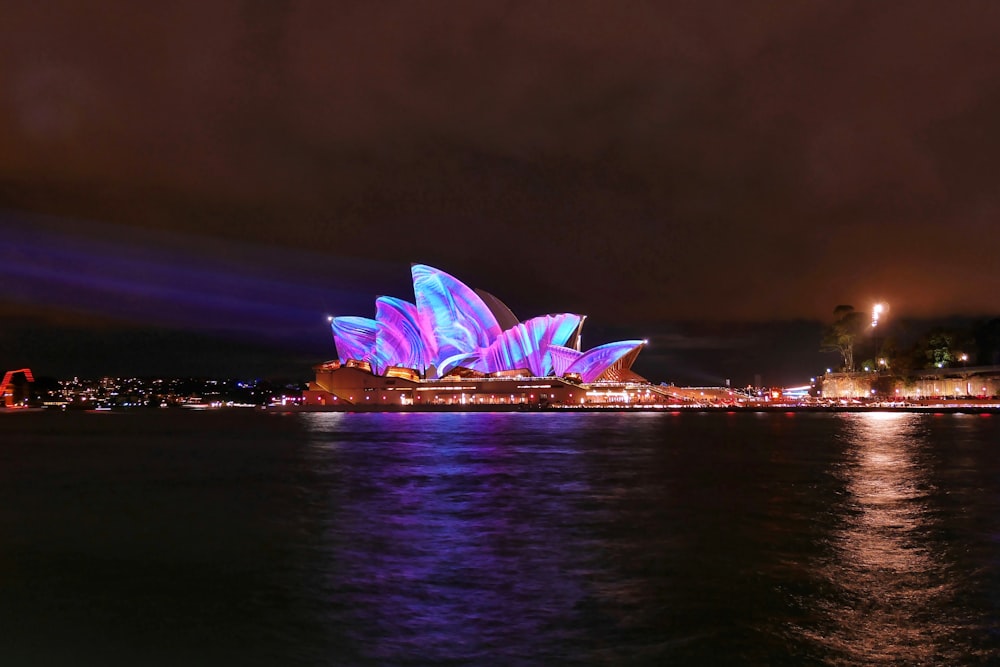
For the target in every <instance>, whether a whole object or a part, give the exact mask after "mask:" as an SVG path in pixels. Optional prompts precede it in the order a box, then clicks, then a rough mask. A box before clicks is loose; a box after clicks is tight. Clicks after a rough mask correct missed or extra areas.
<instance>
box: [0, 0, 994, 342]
mask: <svg viewBox="0 0 1000 667" xmlns="http://www.w3.org/2000/svg"><path fill="white" fill-rule="evenodd" d="M4 15H5V16H4V21H3V22H2V23H0V86H2V90H0V206H3V207H5V208H6V209H8V210H17V211H22V212H35V213H51V214H57V215H60V216H64V217H66V218H67V219H78V220H88V219H89V220H101V221H105V222H109V223H115V224H119V225H125V226H129V227H136V228H142V229H160V230H172V231H173V232H176V233H178V234H181V235H183V236H184V237H185V238H190V239H192V241H191V242H192V243H194V244H197V243H200V242H201V241H199V239H206V240H207V239H222V240H240V241H245V242H252V243H256V244H263V245H271V246H276V247H281V248H284V249H287V250H288V251H289V252H293V253H294V252H295V251H297V250H306V249H307V250H309V251H310V252H314V253H316V254H317V255H319V256H323V255H328V256H330V257H332V258H343V257H355V258H360V259H368V260H385V261H387V262H389V263H390V264H392V263H398V265H399V273H401V274H402V275H404V276H405V272H406V265H407V262H410V261H423V262H428V263H432V264H436V265H439V266H441V267H442V268H445V269H448V270H451V271H452V272H454V273H455V274H456V275H459V276H461V277H462V278H463V279H465V280H467V281H468V282H470V283H472V284H476V285H482V286H484V287H486V288H488V289H490V290H491V291H493V292H495V293H498V294H501V295H503V296H504V298H505V300H508V301H510V302H512V305H516V306H519V308H515V311H518V312H526V314H528V315H530V314H536V313H538V312H547V311H552V310H563V309H572V310H579V311H582V312H587V313H589V314H590V315H591V321H594V320H605V321H610V320H616V321H617V320H621V321H625V322H631V323H634V324H635V325H636V327H647V326H648V325H649V324H650V323H653V322H671V321H682V320H688V321H690V320H696V319H698V320H706V319H707V320H715V321H720V322H721V321H726V322H734V321H758V322H762V321H766V320H771V319H775V318H777V319H782V320H794V319H796V318H823V317H827V316H828V314H829V312H830V311H831V310H832V307H833V306H834V305H835V304H837V303H843V302H849V303H855V304H859V306H860V305H862V304H866V303H870V302H871V301H873V300H874V299H885V300H888V301H890V302H891V303H892V304H893V307H894V312H899V313H905V314H907V315H912V316H937V315H945V314H950V313H965V314H978V313H995V312H996V310H997V300H996V297H995V296H994V295H995V294H997V293H998V292H1000V274H997V273H996V272H995V271H991V270H990V267H991V266H992V254H993V252H992V245H991V244H990V242H989V241H990V239H991V235H992V230H993V229H994V228H995V220H996V216H997V214H998V212H1000V202H998V195H997V192H1000V189H998V188H997V185H998V184H997V178H998V177H997V174H998V173H1000V170H998V169H997V168H996V167H997V165H996V161H997V157H996V156H997V155H1000V151H998V150H997V149H998V147H1000V125H997V124H996V123H995V121H994V119H995V118H996V117H997V114H998V113H1000V41H998V40H997V39H996V34H998V32H1000V6H998V5H996V4H995V3H991V2H963V3H958V4H953V5H949V6H947V7H945V6H943V5H942V4H941V3H939V2H929V1H927V2H911V3H906V4H905V5H898V4H891V3H861V2H858V3H851V2H832V1H831V2H814V3H804V4H802V5H795V4H780V3H779V4H774V3H732V2H703V1H700V2H693V1H692V2H660V3H632V4H630V5H629V6H628V7H617V6H611V5H609V4H608V3H599V2H589V1H580V2H565V3H563V2H553V3H520V2H508V3H443V4H434V5H431V6H428V5H426V4H423V3H402V2H401V3H329V2H264V1H249V0H248V1H246V2H177V3H165V4H158V5H149V4H148V3H147V4H143V3H140V4H136V3H127V2H121V3H114V2H112V3H101V4H100V6H99V7H94V6H92V5H88V4H86V3H76V2H70V1H69V0H66V1H64V2H59V1H55V2H49V3H21V4H20V5H19V6H16V7H9V8H7V9H6V10H5V12H4ZM310 257H311V259H310V260H309V261H322V260H321V259H320V260H316V259H315V256H310ZM0 296H2V294H0ZM8 300H10V298H9V296H8Z"/></svg>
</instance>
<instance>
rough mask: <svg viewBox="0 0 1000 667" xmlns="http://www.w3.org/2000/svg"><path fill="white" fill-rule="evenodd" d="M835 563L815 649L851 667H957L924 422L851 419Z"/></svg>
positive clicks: (873, 416) (895, 417) (949, 567)
mask: <svg viewBox="0 0 1000 667" xmlns="http://www.w3.org/2000/svg"><path fill="white" fill-rule="evenodd" d="M848 420H849V421H848V423H847V427H846V429H845V435H844V437H846V445H847V451H846V452H845V454H846V456H845V463H844V464H843V466H842V469H841V471H840V475H841V478H842V480H843V482H844V490H845V497H844V502H843V504H842V505H841V506H840V507H839V508H837V510H836V515H837V516H838V517H839V525H838V526H837V528H836V529H835V530H834V531H833V537H832V543H831V547H832V549H831V551H832V554H831V555H832V557H831V559H830V561H829V562H827V563H825V564H824V566H823V568H822V570H821V573H820V574H821V576H822V578H823V579H824V580H825V582H826V584H827V586H828V587H829V589H830V590H831V595H829V596H826V597H824V598H822V600H821V601H820V602H819V604H818V606H819V609H820V612H821V616H822V617H823V618H822V620H821V624H820V627H822V628H823V631H822V633H814V636H813V640H815V641H817V642H819V643H820V644H821V645H823V646H824V647H825V650H824V653H827V651H829V652H830V653H831V654H832V655H834V656H840V660H838V662H839V661H843V662H845V663H847V664H878V663H881V664H899V663H906V664H913V663H916V664H955V662H956V660H957V659H959V658H960V657H961V656H959V655H954V654H953V651H954V648H953V644H952V643H951V642H950V640H951V639H953V637H954V634H955V632H956V631H957V630H958V627H959V625H960V619H955V618H948V617H942V615H941V610H942V609H948V608H949V607H950V605H949V598H951V597H952V596H953V594H954V585H953V570H954V565H953V564H952V563H951V562H950V560H949V558H948V555H947V553H946V551H945V546H946V545H944V544H943V543H942V542H941V541H940V540H937V539H935V532H936V531H937V530H938V527H937V526H936V517H935V509H934V504H933V502H932V501H933V495H934V493H935V489H934V488H933V485H932V482H931V475H930V472H931V470H930V468H931V465H930V461H929V457H930V456H931V455H932V453H931V452H930V451H929V446H928V443H927V441H926V434H925V433H924V432H923V431H922V426H921V424H922V422H921V420H922V417H921V416H919V415H911V414H897V413H892V414H890V413H867V414H858V415H852V416H850V417H848Z"/></svg>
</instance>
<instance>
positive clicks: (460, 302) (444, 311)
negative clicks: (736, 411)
mask: <svg viewBox="0 0 1000 667" xmlns="http://www.w3.org/2000/svg"><path fill="white" fill-rule="evenodd" d="M411 274H412V277H413V292H414V297H415V298H414V301H413V302H409V301H405V300H403V299H399V298H396V297H387V296H383V297H379V298H378V299H376V301H375V318H374V319H371V318H365V317H356V316H342V317H334V318H331V320H330V325H331V329H332V332H333V338H334V344H335V346H336V348H337V359H334V360H331V361H328V362H326V363H323V364H320V365H319V366H317V367H315V369H314V370H315V372H316V379H315V381H313V382H311V383H310V385H309V389H308V390H307V391H306V392H305V394H304V396H305V401H306V403H307V404H308V405H314V406H315V405H322V406H328V407H341V408H344V409H353V408H358V407H362V406H364V407H374V406H400V407H402V406H406V407H410V406H417V407H419V406H478V405H482V406H489V405H511V404H514V405H535V406H543V405H576V406H580V405H584V406H586V405H655V404H663V403H666V402H668V399H669V392H667V391H665V390H664V389H663V388H661V387H659V386H656V385H652V384H651V383H649V382H648V381H647V380H646V379H645V378H643V377H641V376H639V375H638V374H636V373H635V372H633V371H632V364H633V363H634V362H635V359H636V357H637V356H638V354H639V352H640V350H641V349H642V347H643V345H645V341H643V340H625V341H619V342H613V343H607V344H605V345H600V346H598V347H595V348H592V349H590V350H586V351H584V350H581V346H580V338H581V335H580V334H581V330H582V328H583V323H584V320H585V319H586V318H585V316H583V315H577V314H574V313H557V314H548V315H542V316H539V317H534V318H531V319H529V320H525V321H520V320H518V319H517V317H515V316H514V314H513V312H511V310H510V308H508V307H507V306H506V305H505V304H504V303H503V302H502V301H500V299H498V298H497V297H495V296H493V295H492V294H490V293H488V292H484V291H482V290H474V289H472V288H470V287H468V286H467V285H465V284H464V283H462V282H461V281H459V280H458V279H457V278H455V277H454V276H451V275H449V274H447V273H445V272H444V271H441V270H439V269H435V268H433V267H430V266H427V265H424V264H415V265H413V266H412V267H411Z"/></svg>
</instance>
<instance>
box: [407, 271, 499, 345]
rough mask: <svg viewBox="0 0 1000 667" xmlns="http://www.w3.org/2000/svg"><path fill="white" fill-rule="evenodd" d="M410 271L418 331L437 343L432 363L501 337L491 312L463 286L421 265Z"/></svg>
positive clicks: (455, 280)
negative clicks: (423, 332) (428, 334)
mask: <svg viewBox="0 0 1000 667" xmlns="http://www.w3.org/2000/svg"><path fill="white" fill-rule="evenodd" d="M410 271H411V273H412V274H413V292H414V295H415V296H416V298H417V299H416V300H417V313H418V316H419V318H420V326H421V329H422V330H423V331H425V332H426V331H429V332H432V335H433V340H434V341H435V343H436V347H437V350H436V352H435V353H434V360H435V362H440V361H441V360H444V359H447V358H448V357H451V356H453V355H455V354H461V353H463V352H474V351H475V350H477V349H479V348H481V347H487V346H488V345H489V344H490V343H492V342H493V341H494V340H496V338H497V336H499V335H500V333H501V331H500V325H498V324H497V320H496V317H494V316H493V313H492V311H490V309H489V308H488V307H487V306H486V304H485V303H483V300H482V299H481V298H479V295H477V294H476V293H475V292H473V291H472V290H471V289H470V288H469V287H467V286H466V285H465V284H464V283H462V282H460V281H459V280H457V279H456V278H454V277H453V276H450V275H448V274H447V273H445V272H444V271H439V270H438V269H435V268H432V267H430V266H426V265H424V264H414V265H413V266H412V267H411V268H410Z"/></svg>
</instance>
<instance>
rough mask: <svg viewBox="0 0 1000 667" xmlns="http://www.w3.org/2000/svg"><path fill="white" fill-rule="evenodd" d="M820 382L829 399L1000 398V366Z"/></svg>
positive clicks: (840, 376) (838, 376) (843, 376)
mask: <svg viewBox="0 0 1000 667" xmlns="http://www.w3.org/2000/svg"><path fill="white" fill-rule="evenodd" d="M821 379H822V396H823V397H824V398H828V399H842V398H847V399H860V398H867V399H881V400H889V401H892V400H905V401H921V400H927V399H942V398H947V399H955V398H963V399H964V398H970V399H971V398H976V399H992V398H995V397H997V396H1000V366H970V367H968V368H966V367H964V366H963V367H952V368H929V369H924V370H920V371H916V372H914V373H912V374H911V375H910V376H908V377H905V378H904V377H897V376H894V375H891V374H889V373H886V372H885V371H883V372H882V373H875V372H863V373H860V372H859V373H827V374H826V375H824V376H823V377H822V378H821Z"/></svg>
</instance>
